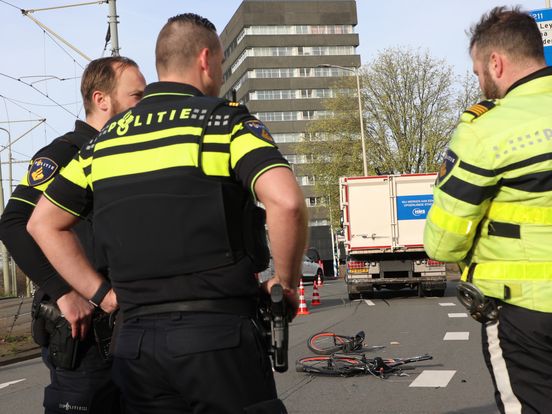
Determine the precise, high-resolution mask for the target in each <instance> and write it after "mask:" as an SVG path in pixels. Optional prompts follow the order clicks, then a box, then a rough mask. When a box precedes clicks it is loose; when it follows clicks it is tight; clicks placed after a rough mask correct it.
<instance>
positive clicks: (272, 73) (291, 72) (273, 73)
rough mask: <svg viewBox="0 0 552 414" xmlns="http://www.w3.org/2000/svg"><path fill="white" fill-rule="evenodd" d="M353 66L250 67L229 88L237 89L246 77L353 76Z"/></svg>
mask: <svg viewBox="0 0 552 414" xmlns="http://www.w3.org/2000/svg"><path fill="white" fill-rule="evenodd" d="M353 71H354V68H352V67H351V70H344V69H340V68H267V69H252V70H249V71H247V72H245V73H244V74H243V75H242V76H241V77H240V79H238V81H237V82H236V83H235V84H234V85H233V87H232V88H231V89H235V90H238V89H240V88H241V86H242V85H243V83H244V82H245V81H246V80H247V79H271V78H278V79H283V78H312V77H319V78H326V77H340V76H354V72H353Z"/></svg>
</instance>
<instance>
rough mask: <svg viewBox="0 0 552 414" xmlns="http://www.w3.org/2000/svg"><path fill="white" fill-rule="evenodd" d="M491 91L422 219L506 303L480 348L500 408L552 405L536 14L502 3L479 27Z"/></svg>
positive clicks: (545, 77) (550, 103)
mask: <svg viewBox="0 0 552 414" xmlns="http://www.w3.org/2000/svg"><path fill="white" fill-rule="evenodd" d="M471 34H472V37H471V43H470V52H471V57H472V60H473V69H474V72H475V74H476V75H477V77H478V78H479V83H480V86H481V90H482V91H483V93H484V95H485V97H486V98H489V99H491V100H487V101H483V102H481V103H479V104H477V105H474V106H472V107H471V108H469V109H468V110H467V111H465V112H464V113H463V114H462V117H461V120H460V124H459V125H458V128H457V129H456V131H455V133H454V136H453V137H452V140H451V142H450V146H449V149H448V151H447V153H446V155H445V159H444V161H443V164H442V166H441V169H440V171H439V176H438V179H437V182H436V185H435V190H434V204H433V207H432V208H431V210H430V212H429V215H428V220H427V223H426V228H425V234H424V244H425V248H426V251H427V253H428V255H429V256H430V257H432V258H435V259H437V260H442V261H447V262H463V264H465V265H466V266H465V268H464V271H463V275H462V280H464V281H466V280H467V281H469V282H471V283H473V284H474V285H475V286H476V287H477V288H478V289H479V290H480V291H481V292H482V293H483V294H484V295H485V296H486V297H487V298H492V299H491V301H492V302H495V304H496V305H497V306H498V319H497V320H496V321H495V320H492V321H488V322H486V323H484V324H483V330H482V336H483V353H484V357H485V360H486V363H487V366H488V368H489V371H490V373H491V375H492V377H493V383H494V385H495V390H496V391H495V398H496V402H497V405H498V407H499V409H500V410H501V412H505V413H522V412H523V413H545V412H550V410H551V407H552V376H551V373H552V68H549V67H546V65H545V62H544V57H543V48H542V39H541V36H540V33H539V30H538V28H537V26H536V24H535V22H534V20H533V19H532V18H531V17H530V16H529V15H527V14H525V13H522V12H520V11H519V9H511V10H510V9H505V8H503V7H501V8H495V9H493V10H492V11H491V12H490V13H488V14H487V15H484V16H483V18H482V19H481V21H480V22H479V23H478V24H477V25H475V26H474V27H473V28H472V33H471Z"/></svg>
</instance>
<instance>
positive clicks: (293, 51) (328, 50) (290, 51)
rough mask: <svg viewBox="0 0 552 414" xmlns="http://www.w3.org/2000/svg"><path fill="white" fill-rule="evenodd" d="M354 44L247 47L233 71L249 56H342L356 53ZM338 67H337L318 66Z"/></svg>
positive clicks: (237, 60)
mask: <svg viewBox="0 0 552 414" xmlns="http://www.w3.org/2000/svg"><path fill="white" fill-rule="evenodd" d="M354 54H355V47H354V46H299V47H297V46H296V47H290V46H285V47H252V48H247V49H245V50H244V51H243V52H242V54H241V55H240V56H239V57H238V59H236V61H235V62H234V63H233V64H232V67H231V71H232V73H234V72H235V71H236V70H237V69H238V67H239V66H240V65H241V64H242V63H243V61H244V60H245V58H247V57H249V56H336V55H338V56H341V55H354ZM318 69H337V68H318Z"/></svg>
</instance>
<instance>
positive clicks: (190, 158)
mask: <svg viewBox="0 0 552 414" xmlns="http://www.w3.org/2000/svg"><path fill="white" fill-rule="evenodd" d="M198 150H199V145H198V144H194V143H187V144H175V145H169V146H164V147H159V148H152V149H148V150H143V151H133V152H126V153H122V154H115V155H108V156H105V157H100V158H95V159H94V168H93V169H92V174H91V175H92V182H96V181H99V180H103V179H106V178H111V177H120V176H123V175H131V174H139V173H145V172H151V171H159V170H165V169H168V168H173V167H197V153H198Z"/></svg>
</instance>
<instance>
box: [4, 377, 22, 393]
mask: <svg viewBox="0 0 552 414" xmlns="http://www.w3.org/2000/svg"><path fill="white" fill-rule="evenodd" d="M26 379H27V378H23V379H19V380H15V381H8V382H4V383H2V384H0V390H1V389H2V388H6V387H9V386H10V385H13V384H17V383H19V382H21V381H25V380H26Z"/></svg>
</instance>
